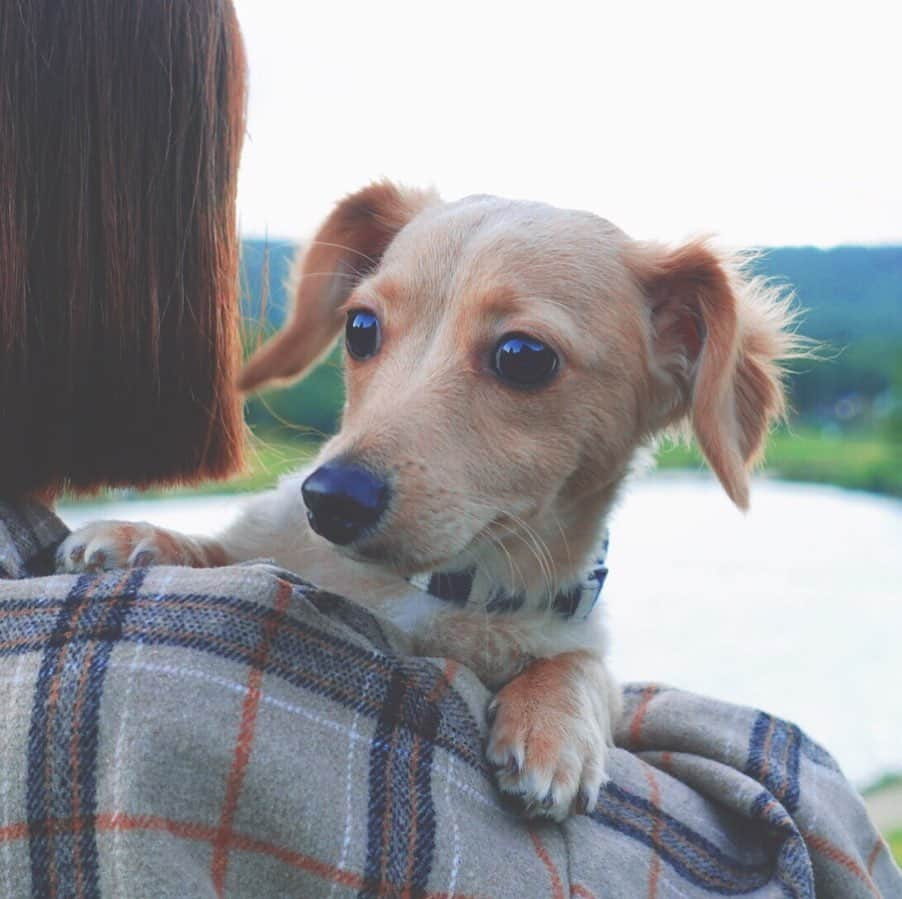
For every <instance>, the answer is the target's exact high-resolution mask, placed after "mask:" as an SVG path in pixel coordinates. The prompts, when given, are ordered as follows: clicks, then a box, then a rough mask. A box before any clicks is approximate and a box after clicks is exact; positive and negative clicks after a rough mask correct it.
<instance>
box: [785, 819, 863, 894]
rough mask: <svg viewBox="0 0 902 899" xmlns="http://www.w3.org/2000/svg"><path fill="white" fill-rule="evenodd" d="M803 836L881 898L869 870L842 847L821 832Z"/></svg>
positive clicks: (817, 849) (812, 845) (809, 843)
mask: <svg viewBox="0 0 902 899" xmlns="http://www.w3.org/2000/svg"><path fill="white" fill-rule="evenodd" d="M802 836H803V837H804V839H805V842H806V843H807V844H808V845H809V846H810V847H811V848H812V849H814V850H815V852H819V853H820V854H821V855H825V856H827V858H829V859H830V860H831V861H834V862H836V864H838V865H840V866H841V867H843V868H845V869H846V870H847V871H848V872H849V873H850V874H853V875H854V876H855V877H857V878H858V879H859V880H860V881H861V882H862V883H863V884H865V886H867V888H868V889H869V890H870V891H871V893H872V894H873V895H874V896H876V897H877V899H880V891H879V890H878V889H877V886H876V885H875V883H874V881H873V880H872V879H871V875H870V874H868V872H867V871H865V870H864V869H863V868H862V867H861V865H859V864H858V862H857V861H856V860H855V859H854V858H852V856H851V855H847V854H846V853H845V852H843V851H842V849H840V848H839V847H838V846H834V845H833V843H831V842H830V841H829V840H828V839H827V838H826V837H822V836H820V834H816V833H803V834H802Z"/></svg>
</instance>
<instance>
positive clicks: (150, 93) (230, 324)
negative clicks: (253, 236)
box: [0, 0, 902, 899]
mask: <svg viewBox="0 0 902 899" xmlns="http://www.w3.org/2000/svg"><path fill="white" fill-rule="evenodd" d="M0 52H2V56H0V59H2V66H3V71H2V84H3V89H2V91H0V121H2V122H3V126H2V127H3V129H4V131H3V140H2V141H0V195H2V201H0V347H2V356H0V409H2V413H3V420H4V425H5V428H4V436H3V440H2V441H0V469H2V470H0V679H2V681H3V684H4V689H5V696H6V702H5V715H4V718H3V725H2V728H0V734H2V737H0V770H2V772H3V778H2V786H0V884H2V886H0V890H2V892H3V894H4V895H7V896H11V897H17V896H27V895H31V896H35V897H38V896H39V897H45V896H48V897H56V896H86V897H96V896H101V897H126V896H127V897H169V896H172V897H193V896H209V895H216V896H226V895H227V896H247V897H263V896H288V895H291V896H305V897H310V896H320V895H323V896H327V895H328V896H335V895H348V894H352V893H353V894H357V895H361V896H429V895H432V896H438V895H442V896H464V895H476V894H478V895H492V896H502V897H524V896H527V897H529V896H546V895H547V896H564V895H570V896H579V897H590V896H602V895H604V896H623V897H635V896H665V895H681V896H711V895H726V894H743V895H749V896H754V897H764V896H778V895H779V896H784V895H792V896H800V897H801V896H814V895H815V890H816V892H817V895H818V896H819V897H844V899H847V897H852V899H854V897H858V896H874V895H883V896H899V895H902V878H900V875H899V872H898V869H897V868H896V867H895V866H894V864H893V862H892V859H891V857H890V855H889V852H888V850H887V848H886V846H885V844H884V843H883V842H882V840H881V839H880V838H879V836H878V835H877V833H876V832H875V830H874V828H873V826H872V825H871V823H870V821H869V820H868V818H867V814H866V812H865V810H864V807H863V805H862V803H861V800H860V799H859V798H858V797H857V795H856V794H855V792H854V790H852V788H851V787H850V786H849V784H848V783H847V782H846V780H845V779H844V778H843V776H842V774H841V773H840V772H839V770H838V768H837V767H836V765H835V763H834V762H833V761H832V759H831V758H830V757H829V755H827V753H825V752H824V751H823V750H822V749H820V748H819V747H818V746H816V745H815V744H814V743H812V742H811V741H810V740H808V739H807V737H805V735H804V734H802V733H801V732H800V731H799V730H798V728H796V727H795V726H793V725H791V724H789V723H787V722H783V721H780V720H778V719H776V718H773V717H772V716H769V715H766V714H763V713H760V712H757V711H754V710H750V709H743V708H738V707H733V706H729V705H726V704H724V703H719V702H715V701H712V700H710V699H705V698H703V697H698V696H693V695H690V694H686V693H683V692H681V691H678V690H673V689H668V688H666V687H662V686H658V685H634V686H628V687H626V688H625V690H624V715H623V718H622V720H621V722H620V725H619V728H618V733H617V744H618V748H616V749H615V750H614V751H613V753H612V756H611V765H610V771H611V775H612V780H611V781H610V782H609V783H608V784H607V785H606V786H605V787H604V788H603V789H602V791H601V793H600V795H599V797H598V801H597V803H596V804H595V806H594V807H593V808H592V809H590V812H589V814H588V815H581V816H577V817H573V818H571V819H569V820H568V821H566V822H565V823H564V824H563V825H553V824H542V823H539V822H526V821H524V820H523V818H522V817H521V816H520V815H519V814H518V812H517V811H516V810H515V809H511V808H508V807H507V806H505V805H504V804H503V803H502V802H501V800H500V799H499V796H498V794H497V792H496V790H495V787H494V783H493V780H492V772H491V770H489V768H488V766H487V764H486V761H485V758H484V754H483V751H484V747H483V740H484V737H485V729H486V723H485V707H486V703H487V700H488V698H489V694H488V692H487V690H486V689H485V687H484V686H483V685H482V684H481V683H480V682H479V681H478V680H477V678H476V677H475V676H474V675H473V674H472V673H471V672H469V671H468V670H466V669H465V668H462V667H461V666H459V665H457V664H456V663H454V662H453V661H446V660H434V659H423V658H417V657H415V656H414V655H412V654H411V651H410V646H409V645H408V644H407V642H406V639H405V637H404V636H403V635H402V634H400V633H399V632H397V631H395V630H393V629H392V628H390V627H389V626H388V625H387V624H386V623H384V622H382V621H380V620H379V619H377V618H376V617H374V616H373V615H371V614H370V613H369V612H367V611H366V610H365V609H363V608H362V607H360V606H358V605H355V604H352V603H350V602H348V601H346V600H344V599H342V598H340V597H336V596H332V595H329V594H326V593H323V592H322V591H319V590H317V589H316V588H315V587H313V586H311V585H310V584H307V583H305V582H304V581H303V580H302V579H301V578H300V577H299V576H298V575H297V574H294V573H290V572H286V571H281V570H278V569H276V568H274V567H273V566H271V565H268V564H266V563H249V564H246V565H241V566H235V567H231V568H219V569H206V570H192V569H178V568H166V567H161V568H137V569H133V570H129V571H114V572H108V573H93V574H84V575H80V576H77V577H76V576H62V575H56V576H54V575H53V574H52V570H53V557H54V554H55V551H56V547H57V546H58V545H59V542H60V540H61V539H62V537H63V536H64V535H65V534H66V528H65V526H64V525H63V524H62V522H60V521H59V519H58V518H57V517H56V516H55V515H54V513H53V512H52V509H51V505H52V502H53V499H54V498H55V497H56V496H58V495H59V494H60V492H61V490H63V489H64V488H67V487H68V488H70V489H73V490H76V491H92V490H96V489H98V488H100V487H102V486H105V485H122V484H136V485H143V486H147V485H151V484H160V483H176V482H186V481H191V480H194V479H199V478H209V477H218V476H224V475H226V474H227V473H228V472H229V471H231V470H233V469H234V468H236V467H237V466H238V465H239V464H240V457H241V420H240V409H239V403H238V398H237V396H236V395H235V391H234V387H233V380H234V376H235V365H236V357H237V322H236V318H235V316H236V314H237V311H236V310H237V302H236V290H237V284H238V279H237V246H238V244H237V234H236V228H235V173H236V170H237V165H238V156H239V152H240V143H241V136H242V130H243V115H244V95H245V64H244V56H243V52H242V47H241V38H240V34H239V31H238V26H237V23H236V19H235V13H234V9H233V8H232V6H231V3H230V2H229V0H157V2H154V3H152V4H150V3H140V2H137V0H68V2H67V3H57V2H54V0H30V2H29V3H27V4H23V3H19V2H15V0H0ZM300 574H301V575H302V574H303V572H300Z"/></svg>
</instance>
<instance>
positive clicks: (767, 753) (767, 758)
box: [761, 718, 777, 781]
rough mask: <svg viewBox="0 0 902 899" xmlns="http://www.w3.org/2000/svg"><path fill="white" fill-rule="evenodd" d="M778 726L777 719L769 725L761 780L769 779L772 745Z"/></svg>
mask: <svg viewBox="0 0 902 899" xmlns="http://www.w3.org/2000/svg"><path fill="white" fill-rule="evenodd" d="M776 726H777V721H776V719H775V718H771V719H770V720H769V722H768V725H767V733H766V734H765V735H764V743H763V744H762V747H761V756H762V760H761V780H762V781H763V780H764V779H765V778H766V777H767V771H768V768H770V744H771V741H772V740H773V738H774V730H775V728H776Z"/></svg>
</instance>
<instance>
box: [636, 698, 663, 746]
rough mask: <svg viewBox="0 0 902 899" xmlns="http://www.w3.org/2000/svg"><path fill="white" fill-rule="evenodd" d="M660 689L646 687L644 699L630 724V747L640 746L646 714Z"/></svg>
mask: <svg viewBox="0 0 902 899" xmlns="http://www.w3.org/2000/svg"><path fill="white" fill-rule="evenodd" d="M657 692H658V688H657V687H654V686H651V687H646V688H645V690H644V691H643V693H642V699H641V700H640V702H639V705H638V706H637V707H636V711H635V712H634V713H633V720H632V721H631V722H630V745H631V746H634V747H635V746H638V745H639V743H640V741H641V740H642V722H643V721H644V720H645V713H646V712H647V711H648V706H649V703H650V702H651V701H652V699H654V698H655V695H656V694H657Z"/></svg>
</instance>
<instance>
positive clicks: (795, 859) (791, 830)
mask: <svg viewBox="0 0 902 899" xmlns="http://www.w3.org/2000/svg"><path fill="white" fill-rule="evenodd" d="M751 812H752V816H753V817H755V818H758V819H760V820H761V821H764V822H765V823H766V824H767V825H768V829H769V830H770V831H771V832H772V837H771V842H772V843H773V845H775V846H777V851H776V856H777V860H776V864H775V865H774V876H775V877H776V880H777V882H778V883H779V885H780V889H781V890H782V891H783V895H784V896H787V897H789V899H815V893H814V871H813V870H812V867H811V857H810V855H809V853H808V848H807V847H806V846H805V840H804V839H803V838H802V835H801V834H800V833H799V829H798V827H797V826H796V824H795V821H793V819H792V818H791V817H790V816H789V813H788V812H787V811H786V809H785V808H784V807H783V806H782V805H781V804H780V803H779V802H777V800H776V799H774V797H773V796H772V795H771V794H770V793H768V792H767V791H766V790H763V791H762V792H761V793H760V794H759V795H758V797H757V798H756V799H755V801H754V802H753V803H752V809H751Z"/></svg>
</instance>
